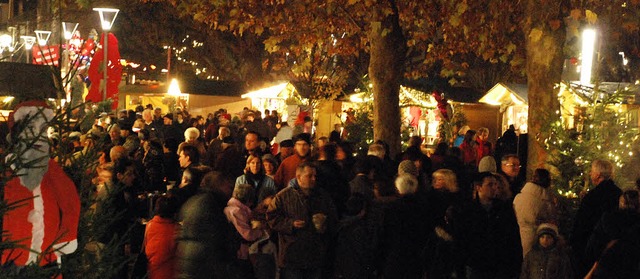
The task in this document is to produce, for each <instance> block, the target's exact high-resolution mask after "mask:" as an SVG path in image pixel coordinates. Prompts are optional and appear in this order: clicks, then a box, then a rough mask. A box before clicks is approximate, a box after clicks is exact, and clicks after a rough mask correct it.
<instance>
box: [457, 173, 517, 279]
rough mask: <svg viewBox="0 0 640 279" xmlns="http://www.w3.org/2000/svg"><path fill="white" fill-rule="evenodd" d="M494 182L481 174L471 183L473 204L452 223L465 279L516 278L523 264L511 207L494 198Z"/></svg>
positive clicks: (487, 174) (465, 207) (486, 174)
mask: <svg viewBox="0 0 640 279" xmlns="http://www.w3.org/2000/svg"><path fill="white" fill-rule="evenodd" d="M497 183H498V182H497V181H496V178H495V177H494V176H493V175H492V174H491V173H490V172H481V173H479V174H478V175H476V177H475V178H474V180H473V187H474V190H475V192H476V195H475V197H474V200H473V201H471V202H469V203H467V204H466V205H463V206H462V211H461V212H460V213H459V214H460V215H459V216H458V218H456V219H457V220H454V223H455V224H456V228H454V238H455V239H458V241H459V242H458V247H460V250H461V251H460V252H461V258H462V259H463V262H464V265H465V266H466V272H467V278H486V279H489V278H517V277H518V275H519V274H520V266H521V264H522V244H521V242H520V229H519V227H518V222H517V220H516V216H515V213H514V211H513V207H512V205H511V204H508V203H504V202H502V201H501V200H498V199H496V198H495V196H496V189H497Z"/></svg>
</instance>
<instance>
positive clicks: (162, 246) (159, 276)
mask: <svg viewBox="0 0 640 279" xmlns="http://www.w3.org/2000/svg"><path fill="white" fill-rule="evenodd" d="M155 211H156V215H155V216H154V217H153V219H151V220H150V221H149V223H147V227H146V230H145V234H144V235H145V238H144V250H145V253H146V254H147V259H148V260H149V265H148V267H147V270H148V272H149V279H172V278H175V273H176V272H175V267H176V247H177V246H176V241H175V237H176V234H177V233H178V229H179V227H180V225H179V224H178V222H176V221H175V214H176V212H177V208H176V201H175V198H167V197H159V198H158V199H157V200H156V205H155Z"/></svg>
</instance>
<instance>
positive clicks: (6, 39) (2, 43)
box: [0, 34, 13, 52]
mask: <svg viewBox="0 0 640 279" xmlns="http://www.w3.org/2000/svg"><path fill="white" fill-rule="evenodd" d="M11 45H13V38H11V35H9V34H3V35H0V52H2V51H3V50H4V49H5V48H10V47H11Z"/></svg>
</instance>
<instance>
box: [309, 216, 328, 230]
mask: <svg viewBox="0 0 640 279" xmlns="http://www.w3.org/2000/svg"><path fill="white" fill-rule="evenodd" d="M326 220H327V215H325V214H324V213H316V214H313V216H312V221H313V226H314V227H315V228H316V231H318V232H319V233H324V231H325V229H326V226H325V221H326Z"/></svg>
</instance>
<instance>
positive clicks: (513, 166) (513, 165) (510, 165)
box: [504, 164, 522, 169]
mask: <svg viewBox="0 0 640 279" xmlns="http://www.w3.org/2000/svg"><path fill="white" fill-rule="evenodd" d="M504 165H505V166H507V167H510V168H516V169H519V168H520V167H522V166H521V165H516V164H504Z"/></svg>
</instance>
